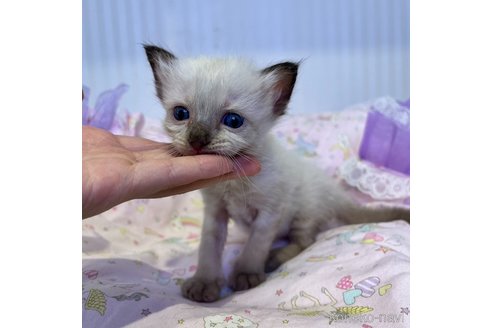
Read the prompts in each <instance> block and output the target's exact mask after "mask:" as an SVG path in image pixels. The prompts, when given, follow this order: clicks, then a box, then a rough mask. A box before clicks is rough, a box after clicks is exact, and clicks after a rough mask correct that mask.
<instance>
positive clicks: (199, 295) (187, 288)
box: [181, 277, 223, 302]
mask: <svg viewBox="0 0 492 328" xmlns="http://www.w3.org/2000/svg"><path fill="white" fill-rule="evenodd" d="M222 284H223V283H222V279H215V280H212V281H210V280H206V279H202V278H198V277H192V278H189V279H187V280H186V281H185V282H184V283H183V285H182V286H181V294H183V296H184V297H186V298H187V299H190V300H192V301H195V302H215V301H217V300H218V299H219V297H220V288H221V285H222Z"/></svg>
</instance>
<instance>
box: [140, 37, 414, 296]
mask: <svg viewBox="0 0 492 328" xmlns="http://www.w3.org/2000/svg"><path fill="white" fill-rule="evenodd" d="M144 47H145V51H146V54H147V58H148V60H149V63H150V65H151V68H152V71H153V75H154V80H155V87H156V91H157V96H158V98H159V100H160V101H161V103H162V105H163V106H164V108H165V109H166V110H167V115H166V119H165V123H164V126H165V129H166V131H167V133H168V134H169V135H170V136H171V137H172V139H173V141H172V144H173V146H174V149H175V150H176V152H177V153H178V154H179V155H194V154H204V153H214V154H221V155H224V156H227V157H229V158H231V159H233V160H236V159H237V158H239V157H245V158H251V157H254V158H256V159H257V160H258V161H259V162H260V163H261V167H262V170H261V172H260V173H259V174H258V175H256V176H254V177H250V178H247V179H238V180H233V181H225V182H222V183H220V184H217V185H214V186H212V187H209V188H206V189H204V190H202V192H203V198H204V202H205V213H204V222H203V228H202V236H201V242H200V248H199V260H198V269H197V271H196V274H195V275H194V276H193V277H192V278H190V279H188V280H186V281H185V282H184V284H183V285H182V293H183V295H184V296H185V297H186V298H189V299H191V300H194V301H198V302H213V301H216V300H217V299H219V295H220V289H221V287H222V286H224V285H225V283H226V280H225V279H224V275H223V273H222V269H221V268H222V263H221V257H222V251H223V248H224V242H225V240H226V234H227V222H228V220H229V218H232V219H233V220H234V221H235V222H236V223H237V224H238V225H239V226H242V227H244V228H245V229H247V230H248V231H249V239H248V241H247V243H246V245H245V248H244V250H243V252H242V253H241V255H240V256H239V259H238V261H237V262H236V264H235V266H234V270H233V272H232V275H231V277H230V281H229V283H230V285H231V287H232V288H233V289H234V290H236V291H239V290H245V289H249V288H252V287H255V286H257V285H259V284H260V283H262V282H263V281H264V280H265V271H267V272H269V271H272V270H274V269H275V268H277V267H278V266H279V265H281V264H282V263H284V262H286V261H287V260H289V259H291V258H293V257H294V256H296V255H297V254H299V253H300V252H301V251H302V250H304V249H305V248H306V247H308V246H309V245H311V244H312V243H314V241H315V239H316V235H317V233H318V232H320V231H323V230H327V229H330V228H334V227H337V226H340V225H343V224H354V223H364V222H371V221H388V220H394V219H406V220H409V216H410V213H409V211H408V210H405V209H398V208H389V209H374V208H365V207H363V206H360V205H357V204H356V203H354V202H352V201H351V200H350V198H349V197H348V196H347V195H346V194H345V192H344V191H343V190H342V189H341V188H340V187H339V186H337V184H336V183H335V182H333V181H331V180H330V178H329V177H328V176H326V175H325V174H324V173H323V172H322V171H321V170H319V169H317V168H316V167H313V166H312V165H310V164H308V163H305V162H304V161H303V160H302V159H301V158H299V157H298V156H296V155H295V154H294V153H292V152H288V151H286V150H284V149H283V148H282V147H281V146H280V145H279V144H278V143H277V141H276V140H275V138H274V137H273V136H272V135H270V134H268V132H269V131H270V129H271V128H272V127H273V126H274V124H275V122H276V120H277V119H278V118H279V117H280V116H281V115H283V114H284V113H285V111H286V109H287V105H288V103H289V100H290V97H291V94H292V90H293V88H294V84H295V82H296V77H297V69H298V64H297V63H292V62H284V63H280V64H276V65H273V66H270V67H268V68H265V69H263V70H258V69H257V68H256V67H254V66H253V65H252V64H251V63H249V62H248V61H245V60H241V59H236V58H228V59H213V58H203V57H202V58H196V59H179V60H178V59H177V58H176V57H175V56H174V55H173V54H172V53H170V52H168V51H166V50H164V49H161V48H159V47H156V46H151V45H146V46H144ZM279 237H288V239H289V244H288V245H287V246H286V247H283V248H281V249H277V250H275V251H272V252H270V248H271V246H272V243H273V241H274V240H275V239H276V238H279Z"/></svg>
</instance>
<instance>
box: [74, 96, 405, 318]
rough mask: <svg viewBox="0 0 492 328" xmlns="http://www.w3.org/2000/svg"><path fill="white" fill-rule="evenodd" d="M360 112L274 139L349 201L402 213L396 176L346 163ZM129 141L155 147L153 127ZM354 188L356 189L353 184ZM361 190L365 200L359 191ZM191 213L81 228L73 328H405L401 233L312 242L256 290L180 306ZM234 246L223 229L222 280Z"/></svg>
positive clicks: (161, 212)
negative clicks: (77, 323) (76, 326)
mask: <svg viewBox="0 0 492 328" xmlns="http://www.w3.org/2000/svg"><path fill="white" fill-rule="evenodd" d="M385 101H391V99H388V98H385ZM369 108H370V104H369V103H366V104H360V105H356V106H352V107H351V108H348V109H347V110H345V111H342V112H338V113H323V114H316V115H305V116H291V117H285V118H283V120H282V122H281V123H280V124H279V125H278V126H277V127H276V128H275V130H274V133H275V134H276V135H277V136H278V138H279V139H280V140H282V141H283V142H284V144H285V146H286V147H287V148H291V149H292V150H293V151H296V152H298V153H299V155H300V156H304V157H306V158H308V160H312V161H314V162H315V163H316V164H317V165H319V166H320V167H321V168H323V169H324V171H325V172H326V174H327V175H331V176H334V177H336V178H338V179H339V180H340V183H341V185H343V186H344V187H345V188H351V189H350V191H351V192H352V194H353V195H354V198H356V199H358V200H359V201H361V202H366V203H368V205H373V204H379V203H381V202H383V203H388V202H391V203H393V204H395V203H396V204H400V205H402V206H408V203H409V178H408V176H405V175H400V174H397V173H394V172H391V171H387V170H382V169H381V170H380V169H379V168H377V167H374V166H371V165H370V164H368V163H365V162H363V161H360V160H359V159H358V156H357V150H358V147H359V145H360V142H361V138H362V134H363V132H364V124H365V122H366V117H367V114H368V111H369ZM141 135H142V136H144V137H148V138H151V139H154V140H163V141H165V140H166V137H165V136H163V135H161V132H160V127H159V123H158V122H152V121H149V120H147V122H146V124H145V127H144V128H143V129H142V131H141ZM361 167H362V169H361ZM355 173H357V174H355ZM364 175H365V178H364V180H362V176H364ZM354 177H355V178H358V179H360V181H358V182H357V183H354V182H353V180H354ZM344 181H345V182H344ZM371 184H373V185H374V188H367V186H368V185H369V187H370V185H371ZM371 190H372V191H373V192H371ZM378 196H380V197H378ZM202 210H203V201H202V198H201V195H200V192H198V191H195V192H191V193H187V194H184V195H177V196H172V197H168V198H163V199H158V200H133V201H130V202H127V203H124V204H120V205H118V206H117V207H115V208H113V209H111V210H109V211H107V212H105V213H102V214H100V215H98V216H95V217H93V218H90V219H87V220H84V221H83V224H82V230H83V269H82V270H83V272H82V274H83V286H82V312H83V326H84V327H123V326H129V327H207V328H208V327H216V328H219V327H231V328H232V327H306V326H309V327H327V326H330V325H331V326H334V327H336V326H340V327H362V328H371V327H373V328H376V327H409V325H410V304H409V270H410V267H409V262H410V253H409V228H410V226H409V225H408V224H407V223H406V222H403V221H393V222H387V223H373V224H365V225H350V226H343V227H339V228H336V229H333V230H329V231H326V232H323V233H321V234H319V235H318V238H317V241H316V242H315V243H314V244H313V245H311V246H310V247H309V248H308V249H306V250H305V251H304V252H302V253H301V254H300V255H299V256H297V257H295V258H294V259H292V260H290V261H288V262H287V263H285V264H284V265H282V266H281V267H280V268H278V269H277V270H276V271H274V272H272V273H271V274H269V275H268V278H267V280H266V281H265V282H264V283H262V284H261V285H259V286H258V287H256V288H253V289H250V290H247V291H243V292H237V293H236V292H235V293H233V292H232V291H231V290H229V289H224V290H223V295H222V296H223V297H222V298H221V300H219V301H217V302H215V303H208V304H203V303H195V302H192V301H189V300H187V299H185V298H183V297H182V296H181V294H180V285H181V284H182V282H183V281H184V279H186V278H188V277H190V276H192V275H193V274H194V271H195V270H196V264H197V248H198V244H199V237H200V229H201V221H202ZM245 238H246V236H244V235H242V233H241V232H240V231H239V230H238V229H236V228H235V227H234V224H233V223H232V221H231V222H230V227H229V236H228V239H227V243H226V247H225V250H224V258H223V270H224V272H226V274H227V273H229V272H230V270H231V268H232V265H231V263H233V261H234V259H235V258H236V257H237V256H238V254H239V253H240V251H241V247H242V245H243V244H244V242H245Z"/></svg>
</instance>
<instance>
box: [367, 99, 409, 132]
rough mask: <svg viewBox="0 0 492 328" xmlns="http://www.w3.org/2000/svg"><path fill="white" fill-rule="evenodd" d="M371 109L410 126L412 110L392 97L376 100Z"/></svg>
mask: <svg viewBox="0 0 492 328" xmlns="http://www.w3.org/2000/svg"><path fill="white" fill-rule="evenodd" d="M371 108H372V109H373V110H375V111H378V112H380V113H381V114H383V115H384V116H386V117H388V118H390V119H392V120H393V121H396V122H398V123H400V124H402V125H404V126H408V125H410V110H409V109H408V108H406V107H404V106H402V105H400V104H399V103H398V102H397V101H396V100H395V99H393V98H391V97H382V98H378V99H376V100H375V101H374V102H373V103H372V106H371Z"/></svg>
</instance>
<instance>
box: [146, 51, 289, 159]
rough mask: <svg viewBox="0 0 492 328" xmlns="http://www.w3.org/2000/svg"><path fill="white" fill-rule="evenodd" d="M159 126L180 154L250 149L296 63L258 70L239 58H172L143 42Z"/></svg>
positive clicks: (276, 110)
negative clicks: (160, 113)
mask: <svg viewBox="0 0 492 328" xmlns="http://www.w3.org/2000/svg"><path fill="white" fill-rule="evenodd" d="M144 47H145V51H146V53H147V58H148V60H149V63H150V66H151V67H152V71H153V74H154V81H155V87H156V91H157V96H158V98H159V100H160V101H161V103H162V105H163V106H164V108H165V109H166V110H167V115H166V120H165V123H164V127H165V129H166V131H167V132H168V134H169V135H170V136H171V137H172V139H173V142H172V143H173V146H174V148H175V150H176V151H178V152H179V153H180V154H182V155H192V154H198V153H216V154H222V155H228V156H235V155H238V154H241V153H242V154H248V153H253V154H254V150H255V147H256V145H257V144H258V143H259V142H261V139H262V138H263V137H264V136H265V134H266V133H268V131H269V130H270V129H271V127H272V126H273V125H274V123H275V120H276V119H277V118H278V117H279V116H281V115H283V114H284V113H285V110H286V107H287V104H288V102H289V100H290V96H291V94H292V90H293V88H294V84H295V81H296V76H297V68H298V64H296V63H291V62H285V63H280V64H277V65H273V66H271V67H268V68H265V69H263V70H258V69H257V68H255V67H254V66H253V65H252V64H251V63H249V62H248V61H244V60H241V59H234V58H227V59H213V58H196V59H177V58H176V57H175V56H174V55H173V54H172V53H170V52H168V51H166V50H164V49H161V48H159V47H156V46H149V45H146V46H144Z"/></svg>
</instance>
